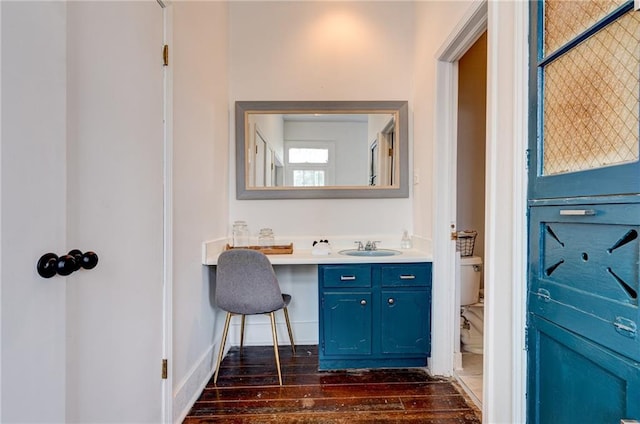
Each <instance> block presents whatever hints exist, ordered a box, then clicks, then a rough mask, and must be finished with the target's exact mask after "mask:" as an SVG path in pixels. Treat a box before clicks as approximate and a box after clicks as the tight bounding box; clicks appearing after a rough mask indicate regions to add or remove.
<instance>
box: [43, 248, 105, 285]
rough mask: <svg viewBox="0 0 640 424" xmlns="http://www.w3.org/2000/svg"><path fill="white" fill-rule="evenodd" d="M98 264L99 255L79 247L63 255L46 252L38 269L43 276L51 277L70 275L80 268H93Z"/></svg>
mask: <svg viewBox="0 0 640 424" xmlns="http://www.w3.org/2000/svg"><path fill="white" fill-rule="evenodd" d="M96 265H98V255H96V254H95V252H91V251H89V252H85V253H82V252H81V251H80V250H78V249H73V250H71V251H69V253H68V254H66V255H62V256H58V255H56V254H55V253H45V254H44V255H42V256H41V257H40V259H39V260H38V264H37V265H36V269H37V270H38V274H40V276H41V277H43V278H51V277H53V276H54V275H56V274H59V275H63V276H65V275H69V274H71V273H72V272H74V271H77V270H79V269H80V268H84V269H93V268H95V267H96Z"/></svg>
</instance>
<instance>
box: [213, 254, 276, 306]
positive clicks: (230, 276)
mask: <svg viewBox="0 0 640 424" xmlns="http://www.w3.org/2000/svg"><path fill="white" fill-rule="evenodd" d="M216 304H217V305H218V307H220V308H222V309H224V310H225V311H227V312H231V313H234V314H244V315H253V314H263V313H267V312H272V311H275V310H278V309H281V308H282V307H284V301H283V299H282V292H281V291H280V285H279V284H278V279H277V278H276V274H275V273H274V272H273V267H272V266H271V262H269V259H268V258H267V257H266V256H265V254H264V253H262V252H259V251H257V250H250V249H231V250H226V251H224V252H222V253H221V254H220V256H219V257H218V266H217V269H216Z"/></svg>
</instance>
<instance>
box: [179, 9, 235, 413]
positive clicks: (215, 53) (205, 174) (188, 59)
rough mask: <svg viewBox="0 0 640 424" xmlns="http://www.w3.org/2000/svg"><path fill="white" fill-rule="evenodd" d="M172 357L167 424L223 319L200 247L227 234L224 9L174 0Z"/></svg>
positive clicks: (200, 379)
mask: <svg viewBox="0 0 640 424" xmlns="http://www.w3.org/2000/svg"><path fill="white" fill-rule="evenodd" d="M170 7H172V8H173V28H174V31H173V42H172V46H171V66H172V67H173V70H172V71H173V98H174V105H173V106H174V110H173V117H174V131H173V144H174V149H173V156H174V157H173V160H174V167H173V205H174V209H173V222H174V225H173V256H174V257H173V358H172V365H171V369H172V373H173V374H172V379H173V396H174V411H173V415H174V422H177V421H180V418H181V417H182V416H183V415H184V414H186V412H188V411H187V410H186V409H187V408H189V407H190V406H191V404H192V402H193V401H195V398H196V397H197V396H198V395H199V394H200V390H201V389H202V385H203V384H205V383H206V381H208V377H209V375H210V371H211V369H212V366H213V364H214V363H215V360H212V354H216V355H217V353H218V351H217V345H215V343H218V342H219V338H220V333H221V331H220V328H221V326H222V325H223V324H224V315H222V316H221V314H220V312H219V311H217V310H216V309H215V308H214V306H213V305H214V296H213V290H214V288H215V281H214V279H213V278H212V276H211V275H210V273H211V272H212V270H211V269H209V268H208V267H204V266H202V264H201V256H200V253H201V243H202V241H203V240H211V239H216V238H219V237H224V236H226V231H227V222H228V218H227V211H228V209H227V208H228V206H227V203H228V194H227V186H228V155H229V152H228V142H227V141H228V124H229V116H230V111H229V109H228V104H229V103H228V100H227V99H228V95H227V86H228V85H227V78H228V77H227V39H228V38H227V37H228V36H227V13H226V10H227V5H226V3H224V2H174V3H173V5H172V6H170Z"/></svg>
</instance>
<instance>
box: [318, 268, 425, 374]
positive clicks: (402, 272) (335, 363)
mask: <svg viewBox="0 0 640 424" xmlns="http://www.w3.org/2000/svg"><path fill="white" fill-rule="evenodd" d="M318 277H319V300H320V307H319V313H320V319H319V321H320V348H319V368H320V369H321V370H330V369H344V368H376V367H417V366H426V364H427V357H428V356H429V355H430V349H431V263H411V264H356V265H320V266H319V267H318Z"/></svg>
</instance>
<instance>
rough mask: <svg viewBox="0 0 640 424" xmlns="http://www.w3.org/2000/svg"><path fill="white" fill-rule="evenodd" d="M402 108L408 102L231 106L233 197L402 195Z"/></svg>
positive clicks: (405, 139) (405, 178)
mask: <svg viewBox="0 0 640 424" xmlns="http://www.w3.org/2000/svg"><path fill="white" fill-rule="evenodd" d="M407 109H408V107H407V102H406V101H333V102H330V101H317V102H316V101H238V102H236V111H235V112H236V197H237V198H238V199H315V198H400V197H408V196H409V185H408V156H409V155H408V153H409V152H408V144H409V143H408V116H407V115H408V112H407Z"/></svg>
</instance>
